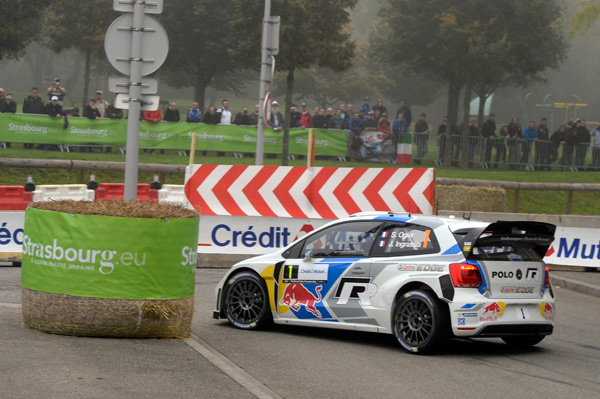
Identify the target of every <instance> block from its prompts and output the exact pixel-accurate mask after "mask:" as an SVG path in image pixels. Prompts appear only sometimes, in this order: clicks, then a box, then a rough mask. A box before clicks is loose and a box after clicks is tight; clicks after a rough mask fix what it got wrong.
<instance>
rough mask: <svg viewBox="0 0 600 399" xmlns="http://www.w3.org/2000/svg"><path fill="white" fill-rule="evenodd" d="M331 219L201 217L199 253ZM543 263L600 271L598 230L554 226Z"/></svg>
mask: <svg viewBox="0 0 600 399" xmlns="http://www.w3.org/2000/svg"><path fill="white" fill-rule="evenodd" d="M24 220H25V212H24V211H0V259H3V258H6V256H4V257H3V255H5V254H7V253H8V254H11V253H12V254H14V253H20V252H21V245H22V241H23V223H24ZM330 221H331V219H301V218H285V217H262V216H210V215H204V216H201V217H200V232H199V235H198V253H207V254H239V255H260V254H264V253H268V252H271V251H275V250H276V249H278V248H281V247H284V246H286V245H288V244H290V243H292V242H294V241H295V240H296V239H298V238H301V237H303V236H304V235H305V234H306V233H309V232H311V231H313V230H314V229H316V228H318V227H320V226H322V225H324V224H326V223H328V222H330ZM544 261H546V263H548V264H551V265H562V266H586V267H598V268H600V229H586V228H575V227H557V228H556V234H555V239H554V242H553V243H552V245H551V246H550V249H549V250H548V253H547V254H546V257H545V258H544Z"/></svg>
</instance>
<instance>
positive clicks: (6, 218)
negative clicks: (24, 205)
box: [0, 211, 25, 259]
mask: <svg viewBox="0 0 600 399" xmlns="http://www.w3.org/2000/svg"><path fill="white" fill-rule="evenodd" d="M24 222H25V211H0V259H1V258H2V253H20V252H21V245H22V244H23V224H24Z"/></svg>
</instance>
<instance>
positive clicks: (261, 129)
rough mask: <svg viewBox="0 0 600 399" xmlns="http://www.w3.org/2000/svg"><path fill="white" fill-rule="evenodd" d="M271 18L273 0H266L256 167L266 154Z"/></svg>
mask: <svg viewBox="0 0 600 399" xmlns="http://www.w3.org/2000/svg"><path fill="white" fill-rule="evenodd" d="M270 16H271V0H265V16H264V18H263V27H262V28H263V30H262V44H261V57H260V58H261V59H260V86H259V93H258V97H259V100H258V104H259V105H258V106H259V111H258V126H257V131H256V160H255V163H256V165H262V164H263V159H264V152H265V126H266V121H265V117H264V115H265V104H264V100H265V95H266V93H267V81H269V83H270V79H269V76H268V75H269V70H270V68H269V64H268V58H269V50H268V48H267V42H268V36H269V23H268V18H269V17H270ZM271 79H272V77H271Z"/></svg>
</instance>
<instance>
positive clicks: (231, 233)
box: [198, 215, 331, 255]
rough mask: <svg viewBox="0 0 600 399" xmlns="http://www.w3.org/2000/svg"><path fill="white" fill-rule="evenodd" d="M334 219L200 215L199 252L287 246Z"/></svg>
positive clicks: (238, 251) (257, 250)
mask: <svg viewBox="0 0 600 399" xmlns="http://www.w3.org/2000/svg"><path fill="white" fill-rule="evenodd" d="M330 221H331V220H328V219H296V218H283V217H261V216H209V215H206V216H200V233H199V235H198V252H199V253H209V254H236V255H238V254H239V255H245V254H251V255H260V254H264V253H267V252H272V251H275V250H276V249H278V248H282V247H285V246H287V245H289V244H291V243H292V242H294V241H295V240H296V239H298V238H301V237H303V236H304V235H305V234H306V233H309V232H311V231H313V230H314V229H316V228H317V227H320V226H322V225H324V224H326V223H329V222H330Z"/></svg>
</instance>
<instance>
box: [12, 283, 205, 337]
mask: <svg viewBox="0 0 600 399" xmlns="http://www.w3.org/2000/svg"><path fill="white" fill-rule="evenodd" d="M22 303H23V306H22V309H23V325H24V326H25V327H26V328H29V329H32V330H37V331H41V332H45V333H51V334H61V335H76V336H80V337H115V338H186V337H189V336H190V335H191V333H192V331H191V320H192V315H193V313H194V298H183V299H167V300H148V301H140V300H128V299H108V298H88V297H78V296H70V295H59V294H52V293H48V292H42V291H34V290H30V289H27V288H23V292H22Z"/></svg>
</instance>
